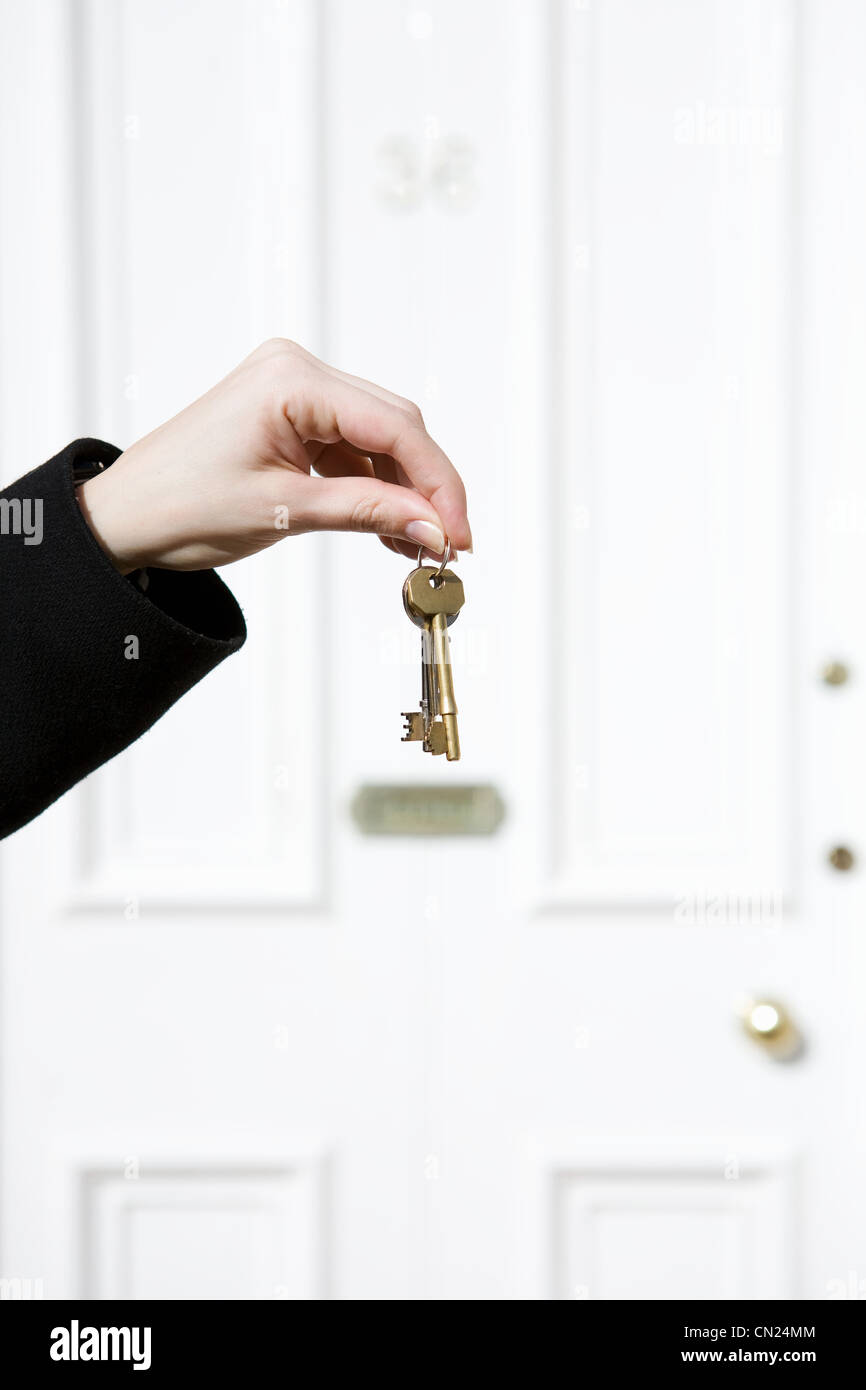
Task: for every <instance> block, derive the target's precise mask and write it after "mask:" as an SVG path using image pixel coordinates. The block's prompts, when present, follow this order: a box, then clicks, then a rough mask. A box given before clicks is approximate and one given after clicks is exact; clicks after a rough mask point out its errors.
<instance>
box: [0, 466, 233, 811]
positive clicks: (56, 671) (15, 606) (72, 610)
mask: <svg viewBox="0 0 866 1390" xmlns="http://www.w3.org/2000/svg"><path fill="white" fill-rule="evenodd" d="M120 452H121V451H120V450H119V449H115V448H114V447H113V446H112V445H110V444H105V443H103V442H102V441H101V440H94V439H79V440H76V442H75V443H74V444H70V445H69V446H68V448H66V449H64V450H63V451H62V453H60V454H58V455H57V456H56V457H55V458H53V459H51V460H49V462H48V463H45V464H43V465H42V466H41V467H40V468H36V469H34V470H33V472H32V473H28V474H26V476H25V477H23V478H19V480H18V481H17V482H15V483H13V484H12V485H11V486H10V487H8V488H6V489H4V491H3V492H2V493H0V499H4V501H5V505H3V506H2V507H0V523H2V524H0V699H2V707H0V836H2V835H8V834H9V833H10V832H11V831H13V830H16V829H17V828H18V827H19V826H21V825H23V824H24V823H25V822H26V821H28V820H30V819H32V817H33V816H35V815H38V813H39V812H40V811H42V810H43V809H44V808H45V807H46V806H48V805H49V804H50V803H51V802H52V801H54V800H55V799H56V798H57V797H58V796H60V795H61V794H62V793H63V792H65V791H66V790H67V789H68V788H69V787H71V786H72V785H73V784H74V783H75V782H77V781H79V780H80V779H81V778H82V777H85V776H86V775H87V774H88V773H89V772H92V771H93V770H94V769H95V768H97V767H99V766H100V765H101V764H102V763H104V762H107V761H108V759H109V758H112V757H114V755H115V754H116V753H119V752H120V751H121V750H122V749H123V748H126V747H127V745H128V744H130V743H132V742H133V740H134V739H136V738H138V737H139V736H140V735H141V734H143V733H144V731H145V730H146V729H149V728H150V727H151V725H152V724H154V723H155V721H156V720H157V719H159V717H160V715H162V714H164V713H165V711H166V710H167V709H168V708H169V707H170V706H171V705H173V704H174V702H175V701H176V700H178V699H179V698H180V696H181V695H183V694H185V692H186V691H187V690H189V689H190V687H191V686H193V685H195V684H196V682H197V681H200V680H201V678H202V677H203V676H205V675H207V673H208V672H209V671H211V670H213V668H214V667H215V666H217V665H218V664H219V663H220V662H221V661H222V660H223V659H224V658H225V657H227V656H229V655H230V654H231V653H232V652H235V651H237V650H238V648H239V647H241V646H242V645H243V642H244V640H245V637H246V628H245V625H244V620H243V615H242V613H241V610H240V608H239V607H238V605H237V603H236V601H235V599H234V597H233V595H232V594H231V592H230V591H229V590H228V589H227V588H226V586H225V584H223V582H222V580H221V579H219V578H218V576H217V575H216V574H215V573H214V571H213V570H197V571H192V572H183V573H181V572H177V571H171V570H158V569H151V570H148V572H147V575H148V582H147V588H146V592H142V590H141V589H140V588H139V587H138V586H137V585H136V584H135V583H132V582H131V581H130V580H129V579H127V578H125V577H124V576H123V575H121V574H120V573H119V572H118V571H117V570H116V569H115V568H114V566H113V565H112V563H111V561H110V560H109V558H108V556H107V555H106V554H105V553H104V551H103V550H102V549H101V547H100V546H99V544H98V542H97V540H96V538H95V536H94V535H93V532H92V531H91V530H90V528H89V526H88V525H87V522H86V520H85V518H84V516H83V514H82V512H81V510H80V508H79V506H78V500H77V497H76V493H75V482H74V477H73V470H74V469H75V467H76V466H77V465H80V464H81V463H84V462H89V461H91V460H93V461H98V462H102V463H103V464H104V465H105V466H110V465H111V463H113V462H114V460H115V459H116V458H117V457H118V456H119V454H120Z"/></svg>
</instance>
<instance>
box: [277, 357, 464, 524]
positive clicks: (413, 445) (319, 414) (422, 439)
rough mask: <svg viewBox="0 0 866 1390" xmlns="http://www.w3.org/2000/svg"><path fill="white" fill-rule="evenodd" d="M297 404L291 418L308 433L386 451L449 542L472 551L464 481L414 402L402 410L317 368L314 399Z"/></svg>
mask: <svg viewBox="0 0 866 1390" xmlns="http://www.w3.org/2000/svg"><path fill="white" fill-rule="evenodd" d="M308 386H309V383H308ZM298 406H299V409H298V411H297V414H296V413H295V412H291V413H290V414H289V419H290V420H291V421H292V423H293V424H294V426H295V428H296V429H302V430H303V432H304V433H305V434H306V436H307V438H309V439H323V440H327V441H333V440H334V438H335V436H336V437H339V438H341V439H344V440H345V441H346V443H348V444H353V445H354V446H355V447H356V448H358V449H362V450H363V451H364V453H366V454H389V455H390V456H391V458H393V459H394V460H395V462H396V463H398V464H399V465H400V467H401V468H402V469H403V471H404V473H405V474H406V477H407V478H408V479H409V481H410V482H411V484H412V486H413V487H414V488H416V489H417V491H418V492H420V493H421V496H422V497H426V498H427V500H428V502H430V504H431V506H433V507H434V508H435V510H436V512H437V513H438V515H439V516H440V517H441V519H442V523H443V525H444V528H445V533H446V535H447V536H448V538H449V540H450V541H451V544H452V546H453V547H454V548H455V549H457V550H471V548H472V532H471V530H470V528H469V518H468V516H467V514H466V490H465V488H464V486H463V481H462V479H461V477H460V474H459V473H458V472H457V469H456V468H455V467H454V465H453V463H452V462H451V460H450V459H449V458H448V455H447V454H446V453H445V451H444V450H443V449H441V448H440V447H439V445H438V444H437V443H436V441H435V439H432V438H431V437H430V435H429V434H428V433H427V430H426V428H425V426H424V421H423V419H422V417H421V412H420V411H419V410H417V407H416V408H415V410H404V409H402V408H401V407H400V406H397V405H394V404H392V403H391V402H390V401H388V400H384V399H383V398H382V397H380V396H375V395H373V394H372V392H369V391H365V390H363V389H362V388H361V387H359V386H355V385H352V384H350V383H348V382H345V381H341V380H338V379H337V378H335V377H323V376H322V375H320V374H318V373H317V374H316V384H315V388H314V390H313V392H312V399H311V398H310V396H309V395H307V394H306V393H305V399H304V400H302V401H301V402H299V403H298Z"/></svg>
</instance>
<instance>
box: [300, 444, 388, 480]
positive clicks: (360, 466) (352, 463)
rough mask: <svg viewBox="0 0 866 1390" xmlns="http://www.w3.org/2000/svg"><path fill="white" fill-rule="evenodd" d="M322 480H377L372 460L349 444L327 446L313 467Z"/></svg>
mask: <svg viewBox="0 0 866 1390" xmlns="http://www.w3.org/2000/svg"><path fill="white" fill-rule="evenodd" d="M313 466H314V468H315V470H316V472H317V473H318V474H319V475H320V477H322V478H345V477H349V478H352V477H355V478H375V477H376V476H377V474H376V473H375V472H374V469H373V463H372V460H371V459H370V458H369V456H368V455H367V454H362V453H360V452H359V450H357V449H353V448H351V447H350V446H349V445H348V444H326V445H325V447H324V449H322V452H321V453H320V454H319V456H318V458H317V459H316V462H315V464H314V465H313Z"/></svg>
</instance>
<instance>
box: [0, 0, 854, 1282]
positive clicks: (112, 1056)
mask: <svg viewBox="0 0 866 1390" xmlns="http://www.w3.org/2000/svg"><path fill="white" fill-rule="evenodd" d="M0 25H2V42H0V54H2V57H0V62H2V65H3V68H2V83H0V88H2V100H3V107H4V127H3V146H2V161H3V162H2V173H3V181H4V198H3V202H2V209H0V335H2V337H0V447H2V467H3V476H4V479H9V478H12V477H14V476H16V475H17V474H19V473H21V472H23V471H24V470H25V469H26V468H28V467H30V466H33V465H35V464H36V463H38V462H41V461H42V460H43V459H44V458H46V457H48V456H49V455H50V454H51V453H53V452H55V451H56V450H57V449H58V448H60V447H62V445H63V444H65V443H66V442H68V440H69V439H70V438H72V437H74V436H75V435H76V434H96V435H102V436H103V437H105V438H107V439H110V440H112V441H115V442H117V443H119V444H126V443H128V442H129V441H131V440H132V439H134V438H136V437H137V436H139V435H140V434H142V433H143V432H145V431H146V430H147V429H148V428H150V427H151V426H152V425H154V424H155V423H157V422H158V421H160V420H162V419H164V418H166V417H167V416H168V415H169V414H170V413H172V412H173V411H174V410H175V409H177V408H178V407H180V406H181V405H183V404H184V403H186V402H187V401H188V400H189V399H191V398H192V396H193V395H194V394H196V393H197V392H199V391H200V390H201V389H203V388H205V387H206V386H208V385H209V384H210V383H211V382H212V381H213V380H215V379H216V377H218V376H219V375H220V374H222V373H223V372H224V371H226V370H227V369H228V368H230V367H231V366H232V365H233V364H234V362H235V361H236V360H237V359H238V358H239V357H240V356H241V355H243V354H244V353H245V352H246V351H247V350H249V349H250V348H251V347H253V346H254V345H255V344H256V343H257V342H258V341H259V340H260V339H262V338H264V337H267V336H270V335H272V334H275V333H276V334H283V335H286V336H290V337H293V338H296V339H298V340H299V341H301V342H303V343H305V344H306V345H307V346H309V347H311V348H312V349H313V350H315V351H318V352H319V353H320V354H321V355H322V356H324V357H326V358H327V359H329V360H331V361H334V362H335V363H337V364H339V365H340V366H344V367H346V368H347V369H350V370H352V371H355V372H358V373H361V374H363V375H366V376H369V377H371V378H373V379H375V380H379V381H381V382H383V383H386V384H387V385H389V386H391V387H392V388H394V389H396V390H399V391H401V392H402V393H404V394H406V395H409V396H412V397H414V398H415V399H416V400H418V401H419V403H420V404H421V406H422V408H423V410H424V412H425V416H426V419H427V421H428V425H429V427H430V429H431V430H432V432H433V433H435V434H436V436H437V437H438V438H440V439H441V441H442V442H443V444H444V446H445V447H446V448H447V449H448V450H449V451H450V453H451V454H452V456H453V458H454V461H455V462H456V464H457V465H458V467H459V468H460V469H461V470H462V471H463V473H464V475H465V477H466V480H467V485H468V488H469V496H470V516H471V519H472V523H473V529H474V532H475V539H476V555H475V556H474V557H471V558H467V559H466V560H465V561H461V568H462V573H463V578H464V582H465V585H466V591H467V603H466V607H465V610H464V612H463V614H462V615H461V617H460V620H459V622H458V623H457V624H456V625H455V627H454V629H453V632H452V636H453V650H454V670H455V680H456V684H457V695H458V701H459V704H460V724H461V735H462V742H463V760H462V762H461V763H460V764H459V765H457V766H454V765H444V766H443V765H442V764H443V763H444V760H439V759H437V760H435V761H434V760H433V759H430V758H425V757H424V756H423V754H422V753H421V751H420V749H419V748H418V747H417V745H403V744H401V742H400V737H399V735H400V718H399V714H400V711H401V710H403V709H406V708H411V706H412V705H413V704H414V703H415V701H416V699H417V691H418V684H419V671H418V652H417V645H418V644H417V633H416V631H415V630H414V629H412V628H411V626H410V625H409V623H408V622H407V620H406V618H405V616H404V614H403V611H402V606H401V602H400V586H401V584H402V581H403V578H404V577H405V571H406V568H407V566H406V565H405V564H403V562H401V561H398V560H397V559H395V557H394V556H393V555H390V554H388V553H386V552H385V551H384V550H383V549H382V548H381V547H380V546H378V545H377V544H376V543H375V542H373V541H372V540H370V539H369V538H365V537H340V538H327V539H325V538H311V537H304V538H301V539H298V540H291V541H288V542H286V543H285V544H284V545H282V546H281V547H278V548H277V550H275V551H271V552H269V553H267V554H265V555H263V556H260V557H258V558H256V559H254V560H251V561H250V562H248V563H246V564H244V565H242V566H240V567H238V568H237V569H232V570H230V571H227V572H226V574H225V577H226V579H227V580H228V582H229V583H230V584H231V585H232V587H233V588H234V589H235V591H236V593H237V594H238V596H239V598H240V600H241V602H242V604H243V606H244V608H245V611H246V615H247V620H248V625H249V629H250V638H249V641H248V644H247V646H246V648H245V649H244V651H243V652H242V653H241V654H240V655H239V656H237V657H235V658H233V659H232V660H231V661H230V662H229V663H227V664H226V665H225V666H224V667H222V668H220V669H219V670H218V671H217V672H216V673H215V674H214V675H213V676H211V677H210V678H209V679H208V680H207V681H206V682H205V683H204V684H203V685H202V686H200V687H199V688H197V689H196V690H195V691H193V692H192V693H191V694H190V695H189V696H188V697H187V698H186V699H184V700H183V702H182V703H181V704H180V705H179V706H178V707H177V708H176V709H174V710H173V711H171V712H170V713H169V714H168V715H167V716H166V718H165V719H164V720H163V721H162V722H161V723H160V724H159V725H158V726H157V728H156V729H155V730H154V731H153V732H152V733H151V734H149V735H148V736H147V737H146V738H145V739H144V740H143V741H142V742H141V744H140V745H138V746H136V747H134V748H133V749H131V750H129V751H128V752H127V753H126V754H124V755H123V756H121V757H120V758H119V759H117V760H116V761H115V762H114V763H113V764H112V765H110V766H109V767H107V768H105V769H103V770H102V771H101V772H100V773H99V774H97V775H96V776H94V777H93V778H91V779H90V780H89V781H88V783H87V784H86V785H85V786H83V787H81V788H79V789H77V790H76V791H74V792H73V793H71V794H70V795H69V796H67V797H66V798H64V799H63V801H62V802H61V803H59V804H58V805H57V806H56V807H54V808H52V809H51V810H50V811H49V812H47V813H46V814H45V815H44V816H43V817H41V818H40V820H39V821H37V822H36V823H35V824H33V825H32V826H30V827H28V828H27V829H25V830H24V831H22V832H20V833H19V834H18V835H16V836H14V837H13V838H12V839H11V840H9V841H8V842H7V843H6V844H5V845H4V847H3V856H2V918H0V924H2V962H3V972H2V1001H0V1002H2V1012H0V1024H2V1048H0V1063H2V1095H0V1098H2V1115H3V1123H2V1155H0V1158H2V1163H0V1176H2V1195H3V1205H2V1226H0V1241H2V1243H0V1275H2V1276H3V1278H4V1279H5V1280H7V1281H12V1282H9V1283H7V1284H5V1285H4V1289H7V1290H12V1292H13V1293H14V1292H15V1291H16V1289H17V1290H18V1291H19V1292H21V1291H26V1289H28V1288H31V1289H34V1288H35V1289H38V1290H40V1291H42V1292H44V1294H45V1296H47V1297H61V1296H67V1295H82V1296H86V1297H94V1298H101V1297H128V1298H142V1297H148V1296H160V1297H169V1298H177V1297H242V1298H248V1297H252V1298H274V1297H276V1298H302V1299H303V1298H309V1299H318V1298H327V1297H336V1298H344V1299H406V1298H409V1299H438V1298H446V1299H482V1298H483V1299H499V1298H502V1299H522V1298H540V1299H546V1298H562V1299H571V1298H591V1299H619V1298H635V1297H652V1298H669V1297H677V1296H691V1297H703V1298H711V1297H723V1298H739V1297H745V1298H751V1297H762V1296H770V1297H777V1298H779V1297H781V1298H784V1297H792V1296H793V1297H806V1298H825V1297H843V1296H844V1297H848V1296H862V1294H863V1293H864V1292H866V1220H864V1211H863V1202H862V1197H861V1192H860V1188H861V1185H862V1184H861V1182H860V1180H859V1170H860V1169H861V1167H862V1161H863V1148H864V1133H866V1130H864V1121H866V1116H864V1110H863V1102H862V1098H861V1097H862V1085H861V1076H862V1069H863V1058H864V1050H866V1027H864V1021H863V1018H864V1011H863V1008H862V980H863V978H864V973H863V971H864V964H866V947H864V944H863V943H864V938H863V929H862V921H863V916H864V906H866V903H864V887H863V882H864V880H863V875H862V872H860V863H861V861H862V858H863V856H864V855H866V830H864V817H863V809H862V797H861V790H860V789H861V788H862V787H863V785H864V784H866V740H864V738H863V736H862V723H863V710H864V704H863V695H862V686H861V681H862V678H863V673H864V672H866V636H864V633H863V624H862V620H861V616H860V608H861V602H860V596H861V595H862V594H863V593H864V592H866V564H864V559H863V551H864V545H863V536H864V531H866V487H864V481H863V465H862V456H863V446H864V443H866V392H864V390H863V381H864V373H866V272H864V269H863V257H862V245H863V239H864V232H866V191H864V190H866V177H864V176H866V95H864V86H863V81H862V71H861V66H862V65H861V58H860V55H861V54H862V52H863V51H864V42H866V32H864V31H866V12H864V10H863V8H862V7H861V6H859V5H858V4H856V3H855V0H830V3H827V2H826V0H824V2H823V3H821V4H820V5H819V4H818V3H817V0H803V3H800V4H798V3H796V0H688V2H687V0H664V3H659V4H654V5H652V6H650V5H646V4H643V3H639V0H595V3H593V4H592V5H591V6H590V5H588V4H586V3H580V0H548V3H530V0H459V2H458V0H427V3H424V4H422V3H419V4H415V3H403V2H402V0H375V3H367V4H365V5H363V6H362V5H357V4H353V3H350V0H328V3H315V2H314V0H247V2H246V3H239V2H238V0H234V2H232V0H219V2H218V3H214V0H208V3H204V0H182V2H181V3H179V2H178V0H147V2H146V3H145V0H123V2H122V3H114V0H84V3H81V4H76V5H73V4H71V3H67V0H42V3H40V4H39V5H31V4H25V3H23V0H6V3H4V4H3V5H2V7H0ZM831 662H837V663H841V664H842V665H843V666H844V667H845V668H846V670H847V671H848V672H849V673H850V675H849V679H848V680H847V681H845V682H844V683H842V684H836V685H832V684H828V683H827V682H826V681H825V680H824V679H823V676H822V672H824V669H825V667H827V665H828V664H829V663H831ZM94 718H95V719H98V718H99V711H98V710H95V711H94ZM423 786H430V787H433V788H435V789H436V791H435V792H434V793H431V794H428V793H423V792H417V791H416V792H415V793H414V797H415V808H414V814H421V816H422V819H423V815H424V814H426V815H427V817H428V829H429V818H438V824H439V827H440V829H441V828H444V829H446V830H450V832H451V833H448V834H440V835H435V836H434V835H431V834H429V833H427V834H416V835H411V836H409V835H405V836H394V835H392V834H382V833H370V832H371V831H372V830H374V829H376V827H377V826H378V828H379V829H380V830H381V829H382V828H386V829H387V827H388V826H389V825H391V826H392V827H393V824H394V820H395V818H396V819H397V821H398V823H399V821H400V815H401V814H406V812H405V808H404V811H403V812H401V811H400V807H399V804H398V803H397V802H396V800H395V798H396V796H397V793H398V790H399V789H400V788H403V789H404V792H405V789H407V788H408V789H412V788H418V787H423ZM461 788H464V789H467V790H465V791H460V790H459V789H461ZM473 788H474V789H475V791H474V792H473V791H472V790H471V789H473ZM436 796H439V797H444V800H440V801H436V800H434V798H435V797H436ZM497 799H501V803H502V805H503V806H504V808H505V817H504V820H503V821H502V824H501V825H500V826H499V828H498V829H495V830H493V831H492V832H491V833H474V834H470V833H466V832H468V831H469V830H472V829H474V830H475V831H478V830H482V831H483V830H484V828H485V821H484V816H485V815H486V814H487V813H488V812H489V811H490V809H491V807H492V808H493V809H494V810H495V806H496V804H497ZM353 808H354V809H353ZM419 808H420V810H419ZM425 808H426V811H425ZM410 809H411V808H410ZM377 817H378V819H377ZM493 819H495V816H494V817H493ZM402 823H403V824H407V823H408V822H406V821H404V822H402ZM413 824H416V823H415V821H414V820H413ZM416 828H418V827H417V825H416ZM487 828H488V829H489V828H490V827H489V825H488V826H487ZM834 849H848V850H849V851H850V852H851V854H852V855H853V867H852V868H851V869H850V870H849V871H847V872H843V871H840V870H838V869H837V868H835V867H833V865H832V864H831V862H830V860H829V858H828V856H829V855H830V853H831V852H832V851H833V850H834ZM835 860H836V863H840V864H841V863H845V862H847V861H846V860H845V858H844V855H842V856H840V855H839V854H836V856H835ZM745 998H751V999H752V1000H753V1001H755V1002H760V1001H775V1002H776V1004H778V1005H781V1006H783V1008H784V1009H786V1010H787V1011H788V1013H789V1015H790V1018H791V1019H792V1020H793V1024H792V1026H793V1027H795V1028H796V1029H797V1030H799V1033H800V1035H801V1037H802V1040H803V1043H804V1046H803V1047H802V1048H801V1049H800V1052H799V1054H798V1055H797V1056H796V1057H795V1058H793V1059H791V1060H789V1061H787V1062H782V1061H780V1060H778V1059H777V1058H775V1057H774V1056H773V1055H772V1053H771V1051H770V1049H769V1048H768V1047H767V1046H766V1045H765V1044H762V1043H760V1042H758V1041H756V1040H754V1039H753V1038H750V1037H749V1036H747V1034H746V1032H745V1030H744V1029H743V1027H742V1024H741V1022H740V1019H739V1016H738V1013H737V1010H738V1008H739V1007H741V1001H742V1000H743V999H745ZM767 1017H768V1015H767V1014H766V1012H765V1013H764V1014H763V1015H761V1014H759V1015H758V1018H759V1019H761V1018H764V1019H766V1018H767ZM16 1279H17V1280H20V1281H22V1282H21V1283H20V1284H19V1285H16V1284H15V1283H14V1281H15V1280H16ZM28 1280H29V1281H36V1282H35V1283H31V1284H28V1283H27V1281H28Z"/></svg>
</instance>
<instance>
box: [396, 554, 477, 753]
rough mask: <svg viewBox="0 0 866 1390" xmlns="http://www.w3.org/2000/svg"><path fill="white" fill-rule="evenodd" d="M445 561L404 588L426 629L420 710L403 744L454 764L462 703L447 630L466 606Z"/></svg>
mask: <svg viewBox="0 0 866 1390" xmlns="http://www.w3.org/2000/svg"><path fill="white" fill-rule="evenodd" d="M448 555H450V545H449V548H448V552H447V554H446V561H445V562H443V564H442V565H441V566H440V567H439V569H435V568H434V567H433V566H432V565H419V566H418V568H417V569H414V570H413V571H412V573H411V574H410V575H409V577H408V578H407V580H406V582H405V584H404V585H403V607H404V608H405V609H406V612H407V614H408V615H409V617H410V618H411V619H412V622H413V623H414V624H415V626H416V627H420V628H421V710H420V712H415V711H413V712H412V713H409V714H404V715H403V718H404V719H405V720H406V733H405V734H404V739H403V741H404V742H409V741H412V740H416V739H418V740H421V741H422V742H423V747H424V752H425V753H433V754H439V753H445V754H446V755H447V758H448V761H449V762H456V760H457V759H458V758H459V757H460V736H459V734H458V732H457V702H456V700H455V699H454V682H453V680H452V676H451V655H450V651H449V646H450V638H449V637H448V628H449V627H450V626H451V624H452V623H453V622H454V621H455V620H456V618H457V615H458V613H459V612H460V609H461V608H462V607H463V601H464V594H463V584H462V582H461V580H459V579H458V578H457V575H456V574H454V572H453V570H449V569H446V568H445V563H446V562H447V558H448Z"/></svg>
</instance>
